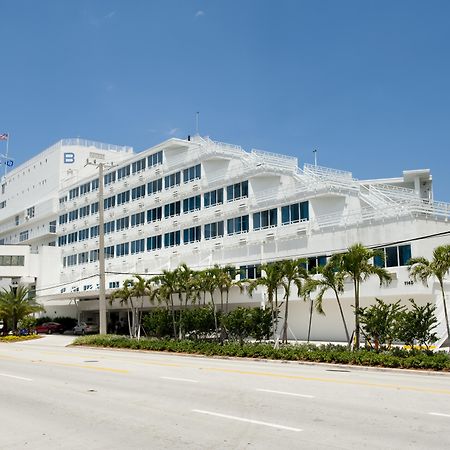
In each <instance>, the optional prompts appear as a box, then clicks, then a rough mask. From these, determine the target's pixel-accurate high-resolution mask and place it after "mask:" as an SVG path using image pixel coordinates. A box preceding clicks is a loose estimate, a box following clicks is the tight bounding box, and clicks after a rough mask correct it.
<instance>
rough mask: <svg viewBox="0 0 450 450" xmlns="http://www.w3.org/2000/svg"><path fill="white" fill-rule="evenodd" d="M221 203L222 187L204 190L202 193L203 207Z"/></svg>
mask: <svg viewBox="0 0 450 450" xmlns="http://www.w3.org/2000/svg"><path fill="white" fill-rule="evenodd" d="M221 204H223V188H220V189H216V190H214V191H210V192H205V193H204V194H203V206H204V207H205V208H209V207H210V206H215V205H221Z"/></svg>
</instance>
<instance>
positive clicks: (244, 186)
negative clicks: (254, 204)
mask: <svg viewBox="0 0 450 450" xmlns="http://www.w3.org/2000/svg"><path fill="white" fill-rule="evenodd" d="M244 197H248V181H242V182H241V183H235V184H231V185H230V186H227V200H228V201H229V202H231V201H233V200H238V199H240V198H244Z"/></svg>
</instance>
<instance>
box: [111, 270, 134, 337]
mask: <svg viewBox="0 0 450 450" xmlns="http://www.w3.org/2000/svg"><path fill="white" fill-rule="evenodd" d="M132 298H133V280H131V279H126V280H125V281H124V282H123V284H122V287H121V288H119V289H116V290H115V291H114V292H113V293H112V294H111V297H110V299H109V303H110V304H112V303H113V302H114V300H119V302H120V304H121V305H127V306H129V305H130V302H131V303H132V301H133V300H132ZM130 314H131V312H130V310H128V331H129V333H130V337H132V336H133V331H132V324H131V320H130V319H131V318H130Z"/></svg>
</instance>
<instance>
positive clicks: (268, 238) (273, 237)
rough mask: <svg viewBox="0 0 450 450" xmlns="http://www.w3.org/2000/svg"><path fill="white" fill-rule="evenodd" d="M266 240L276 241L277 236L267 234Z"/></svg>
mask: <svg viewBox="0 0 450 450" xmlns="http://www.w3.org/2000/svg"><path fill="white" fill-rule="evenodd" d="M266 239H267V240H268V241H272V240H274V239H275V234H274V233H267V234H266Z"/></svg>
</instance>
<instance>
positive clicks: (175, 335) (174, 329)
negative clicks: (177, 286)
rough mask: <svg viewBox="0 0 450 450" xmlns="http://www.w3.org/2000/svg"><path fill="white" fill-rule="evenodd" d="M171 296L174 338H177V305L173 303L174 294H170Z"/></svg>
mask: <svg viewBox="0 0 450 450" xmlns="http://www.w3.org/2000/svg"><path fill="white" fill-rule="evenodd" d="M169 297H170V308H171V311H172V325H173V337H174V339H177V324H176V322H175V307H174V304H173V297H172V294H170V295H169Z"/></svg>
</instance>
